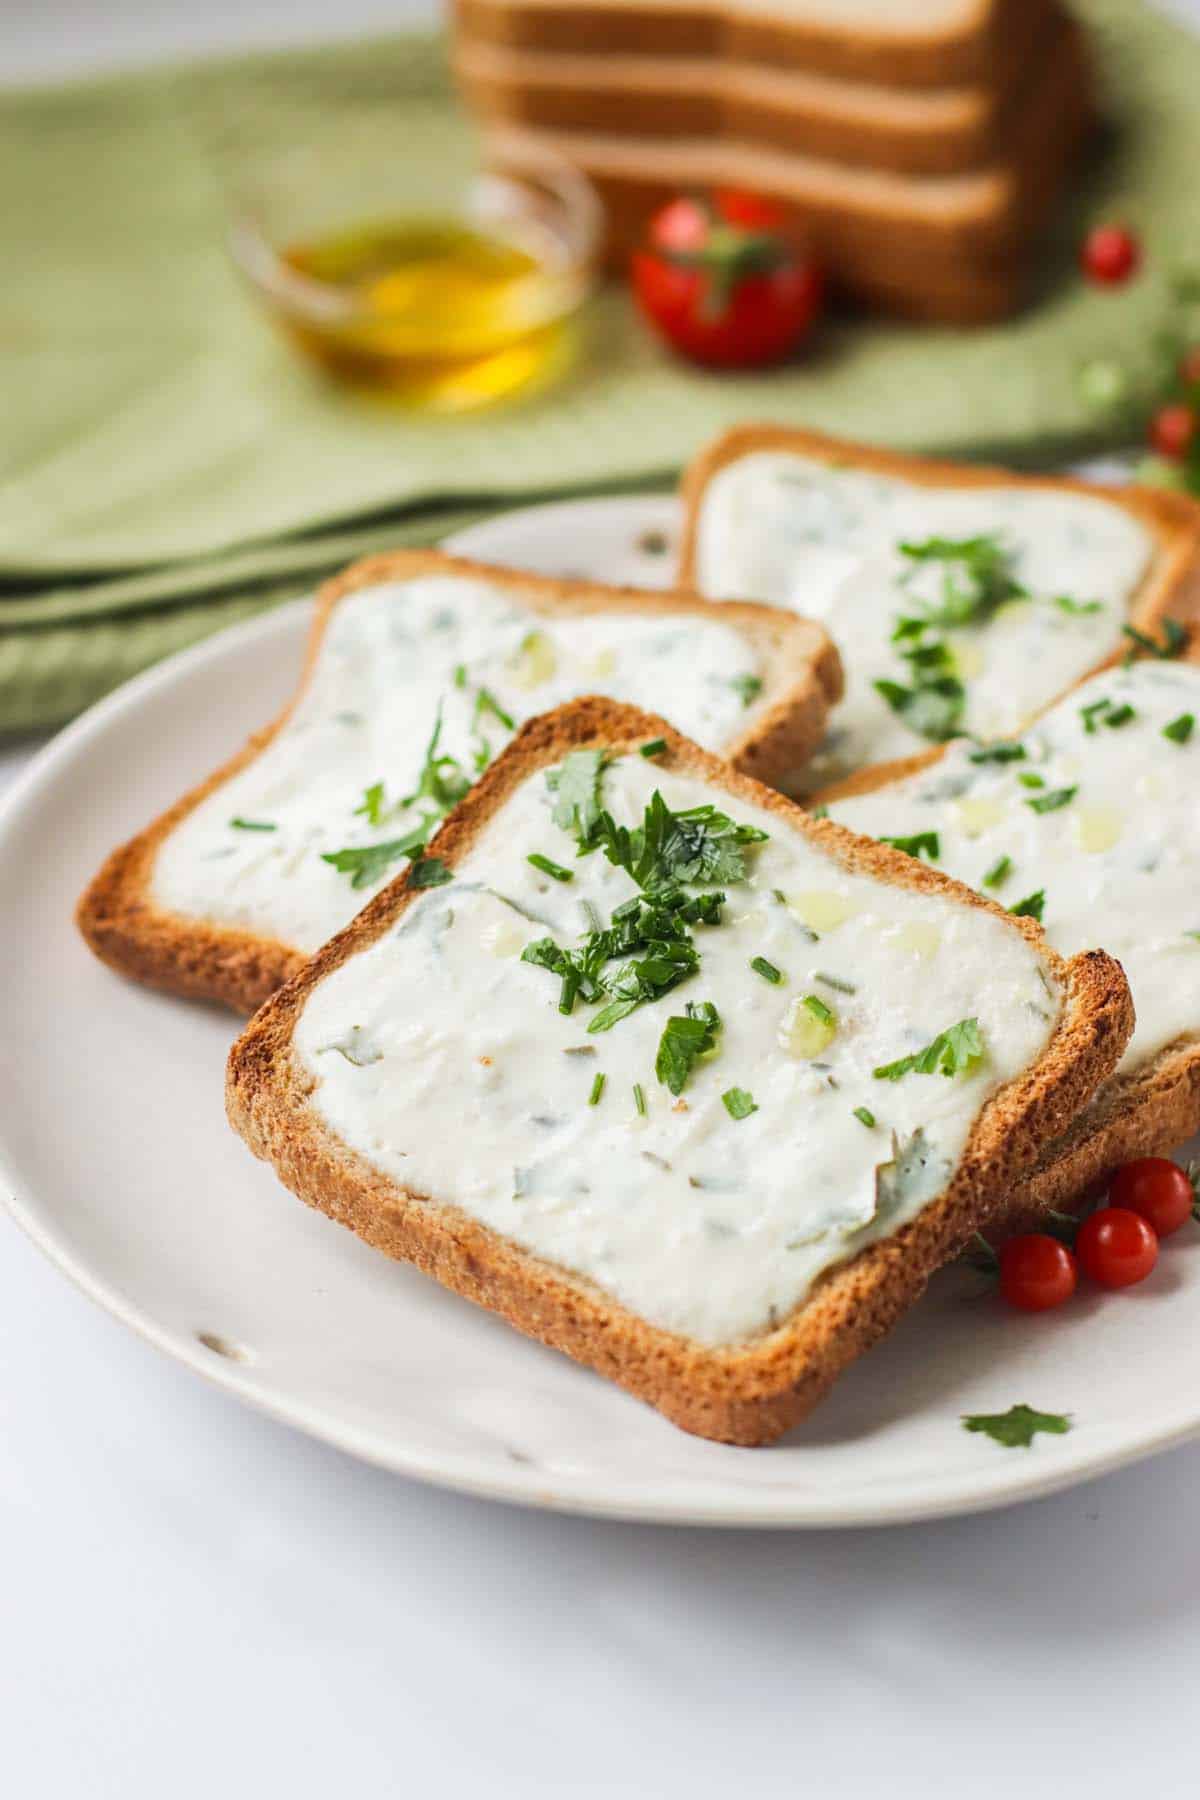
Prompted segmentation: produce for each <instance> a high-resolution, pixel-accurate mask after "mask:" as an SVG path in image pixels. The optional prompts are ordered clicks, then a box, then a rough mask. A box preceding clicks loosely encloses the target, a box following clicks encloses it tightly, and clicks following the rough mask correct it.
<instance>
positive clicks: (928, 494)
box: [697, 450, 1154, 790]
mask: <svg viewBox="0 0 1200 1800" xmlns="http://www.w3.org/2000/svg"><path fill="white" fill-rule="evenodd" d="M977 536H991V537H994V538H996V539H997V540H998V541H999V543H1000V544H1001V545H1002V546H1003V547H1004V550H1005V552H1006V553H1007V567H1008V568H1009V570H1010V571H1011V574H1012V576H1013V577H1014V579H1015V581H1016V583H1018V584H1019V585H1020V587H1022V588H1023V589H1024V590H1026V593H1027V596H1028V597H1027V598H1023V599H1013V600H1009V601H1006V602H1004V603H1003V604H1001V605H999V606H997V607H996V608H995V609H994V610H992V611H990V612H988V613H987V615H986V616H984V617H982V618H981V619H980V620H979V621H978V622H975V623H969V624H966V625H963V626H961V627H959V628H958V629H949V630H947V631H945V632H944V633H942V634H941V635H942V637H943V640H944V642H945V645H946V647H947V649H948V650H949V652H950V654H951V656H952V658H953V663H954V667H955V670H956V673H957V676H958V677H959V678H960V679H961V681H962V683H963V685H964V687H965V690H966V696H965V706H964V710H963V716H962V719H961V727H960V728H961V729H962V730H963V731H966V732H970V733H971V734H973V735H975V736H978V737H983V738H1003V737H1007V736H1009V735H1011V734H1012V733H1013V732H1016V731H1019V730H1020V729H1021V727H1022V725H1023V724H1024V723H1025V722H1026V720H1028V719H1029V718H1031V717H1032V716H1033V715H1034V714H1035V713H1037V712H1038V711H1040V710H1041V708H1042V707H1044V706H1046V705H1048V704H1049V702H1050V701H1052V700H1053V699H1054V698H1055V696H1056V695H1058V694H1060V693H1062V692H1063V691H1064V690H1065V689H1066V688H1067V687H1069V686H1070V685H1071V683H1072V682H1075V681H1078V680H1079V679H1080V678H1081V677H1082V676H1084V675H1086V674H1087V672H1088V670H1089V669H1091V668H1094V667H1095V666H1096V664H1097V663H1099V662H1101V661H1102V660H1103V658H1104V657H1105V655H1106V654H1108V653H1109V652H1110V651H1111V650H1112V649H1113V647H1114V646H1115V645H1117V644H1118V643H1119V642H1120V641H1121V628H1122V625H1123V624H1124V622H1125V620H1126V618H1127V616H1128V609H1129V603H1130V599H1131V597H1132V596H1133V594H1134V592H1135V591H1136V589H1137V587H1138V585H1139V583H1140V582H1141V580H1142V579H1143V577H1144V575H1145V573H1146V570H1147V568H1148V566H1149V564H1150V560H1151V557H1152V555H1153V550H1154V544H1153V540H1152V538H1151V537H1150V535H1149V533H1148V532H1147V531H1146V530H1145V529H1144V528H1143V527H1142V526H1141V525H1140V524H1139V523H1138V522H1137V521H1136V520H1135V519H1133V518H1131V517H1130V516H1129V514H1128V513H1127V512H1125V511H1124V510H1123V509H1122V508H1120V507H1119V506H1114V505H1110V504H1109V503H1108V502H1106V501H1104V500H1102V499H1098V498H1091V497H1089V496H1087V495H1083V494H1072V493H1059V492H1054V491H1053V490H1049V489H1047V490H1045V491H1039V490H1037V489H1032V488H1023V487H1000V486H997V487H979V488H977V487H971V488H936V487H922V486H918V485H917V484H915V483H913V482H908V481H901V480H897V479H895V478H894V477H891V476H883V475H877V474H872V473H870V472H868V471H866V470H862V469H855V468H852V467H836V466H833V465H830V464H828V463H823V462H819V461H815V460H813V459H810V458H807V457H802V456H797V455H794V454H792V453H790V452H782V451H767V450H764V451H757V452H754V453H752V454H750V455H747V456H744V457H741V458H739V459H738V460H737V461H735V462H732V463H728V464H727V465H726V466H725V467H724V468H722V469H720V470H719V471H718V472H717V474H716V475H715V476H714V477H713V479H712V481H711V482H710V483H709V485H708V487H707V489H706V490H705V493H704V497H703V500H702V502H701V508H700V515H699V521H698V540H697V585H698V587H699V588H700V591H701V592H702V593H705V594H710V595H722V596H726V597H742V598H752V599H759V600H768V601H771V602H773V603H774V604H776V605H779V606H788V607H791V608H792V609H793V610H795V611H796V612H800V613H804V614H806V615H807V616H808V617H809V618H812V619H819V620H820V621H821V622H822V624H824V625H825V626H826V628H827V629H828V630H829V632H830V634H831V635H832V637H833V638H834V640H835V642H836V643H837V646H838V648H839V650H840V651H841V653H842V658H843V661H844V663H845V668H846V695H845V699H844V700H843V702H842V704H841V705H840V706H839V707H838V709H837V711H836V712H835V714H834V716H833V724H832V729H831V731H830V733H829V737H828V740H827V742H826V744H825V745H824V746H823V747H822V749H821V751H820V752H819V753H818V755H817V757H816V758H815V759H814V761H813V763H812V764H811V765H810V768H809V770H808V772H807V775H806V777H805V778H804V780H803V782H797V783H796V786H797V787H800V786H803V787H805V788H807V789H810V790H811V789H812V788H814V787H818V786H820V785H821V784H822V783H823V782H827V781H832V780H834V779H835V778H836V777H837V776H839V775H842V774H845V773H847V772H848V771H849V770H851V769H854V768H858V767H860V766H861V765H862V764H864V763H872V762H880V761H883V760H886V759H887V758H890V757H896V756H904V755H907V754H908V753H909V752H911V751H913V750H916V749H920V748H921V747H922V746H923V744H924V742H925V739H924V738H923V737H922V736H921V735H919V734H918V733H916V732H914V731H913V730H912V729H910V726H909V724H908V723H906V722H905V720H904V719H903V718H902V717H901V716H899V715H898V714H897V712H895V711H894V710H893V709H892V708H891V707H890V706H889V704H888V702H887V701H886V700H885V699H883V698H882V697H881V696H880V695H879V693H878V692H877V691H876V689H875V685H874V684H875V682H876V681H877V680H880V679H884V680H888V681H893V682H896V683H898V684H900V685H907V684H908V683H909V680H910V673H911V672H910V670H909V668H908V666H907V665H906V663H905V661H904V659H903V657H902V655H901V650H902V648H903V645H902V644H899V645H898V644H896V643H894V642H893V641H892V633H893V630H894V628H895V624H896V621H897V619H899V618H903V617H906V616H911V615H912V614H913V613H914V612H918V611H919V610H920V606H921V603H922V602H931V601H933V600H935V599H936V597H937V584H938V583H940V581H941V579H942V576H943V574H944V569H943V568H941V567H939V566H938V565H936V564H934V563H929V564H925V565H922V566H918V565H917V564H915V563H914V562H913V560H912V559H911V558H909V557H907V556H906V555H905V554H904V553H903V551H902V550H901V549H900V546H901V545H902V544H905V543H907V544H915V543H922V542H928V541H929V540H930V539H937V538H942V539H950V540H957V541H960V542H961V541H963V540H968V539H971V538H974V537H977ZM1064 602H1065V604H1064ZM1078 609H1082V610H1078ZM946 735H950V734H948V733H947V734H946Z"/></svg>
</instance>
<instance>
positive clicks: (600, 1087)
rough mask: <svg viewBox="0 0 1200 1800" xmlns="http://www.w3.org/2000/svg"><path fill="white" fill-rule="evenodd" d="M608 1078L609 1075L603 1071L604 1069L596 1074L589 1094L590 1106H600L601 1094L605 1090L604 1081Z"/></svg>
mask: <svg viewBox="0 0 1200 1800" xmlns="http://www.w3.org/2000/svg"><path fill="white" fill-rule="evenodd" d="M607 1079H608V1077H607V1076H606V1075H605V1074H604V1073H603V1071H601V1073H600V1074H598V1075H597V1076H596V1079H595V1081H593V1083H592V1091H591V1093H590V1094H589V1095H588V1105H589V1106H599V1104H600V1096H601V1094H602V1093H603V1092H604V1083H605V1081H606V1080H607Z"/></svg>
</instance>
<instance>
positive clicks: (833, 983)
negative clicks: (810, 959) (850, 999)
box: [813, 969, 858, 994]
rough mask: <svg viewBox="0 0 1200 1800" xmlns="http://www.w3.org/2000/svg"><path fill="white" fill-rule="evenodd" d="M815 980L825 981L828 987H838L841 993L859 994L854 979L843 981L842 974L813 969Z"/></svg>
mask: <svg viewBox="0 0 1200 1800" xmlns="http://www.w3.org/2000/svg"><path fill="white" fill-rule="evenodd" d="M813 980H814V981H823V982H824V983H825V986H826V987H831V988H836V989H837V991H838V993H839V994H857V992H858V989H857V988H856V987H855V985H854V983H853V982H852V981H843V980H842V978H841V976H840V975H826V973H825V971H824V970H823V969H814V970H813Z"/></svg>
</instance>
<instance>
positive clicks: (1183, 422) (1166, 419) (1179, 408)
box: [1149, 400, 1197, 462]
mask: <svg viewBox="0 0 1200 1800" xmlns="http://www.w3.org/2000/svg"><path fill="white" fill-rule="evenodd" d="M1196 423H1197V421H1196V414H1195V412H1194V411H1193V409H1192V408H1191V407H1190V406H1188V405H1187V403H1186V402H1185V401H1183V400H1171V401H1168V403H1167V405H1166V406H1160V407H1159V409H1158V411H1157V412H1156V413H1155V415H1154V417H1153V418H1152V419H1151V421H1150V431H1149V438H1150V442H1151V443H1152V444H1153V446H1154V448H1155V449H1156V450H1157V451H1158V454H1159V455H1160V456H1166V457H1169V458H1170V459H1171V461H1172V462H1178V461H1179V460H1180V459H1181V458H1182V457H1184V456H1186V455H1187V453H1188V451H1189V450H1190V449H1191V447H1192V440H1193V439H1194V438H1195V435H1196Z"/></svg>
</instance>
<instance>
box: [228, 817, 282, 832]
mask: <svg viewBox="0 0 1200 1800" xmlns="http://www.w3.org/2000/svg"><path fill="white" fill-rule="evenodd" d="M229 823H230V825H231V826H232V828H233V829H234V831H278V830H279V827H278V825H273V824H271V822H270V820H269V819H230V821H229Z"/></svg>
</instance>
